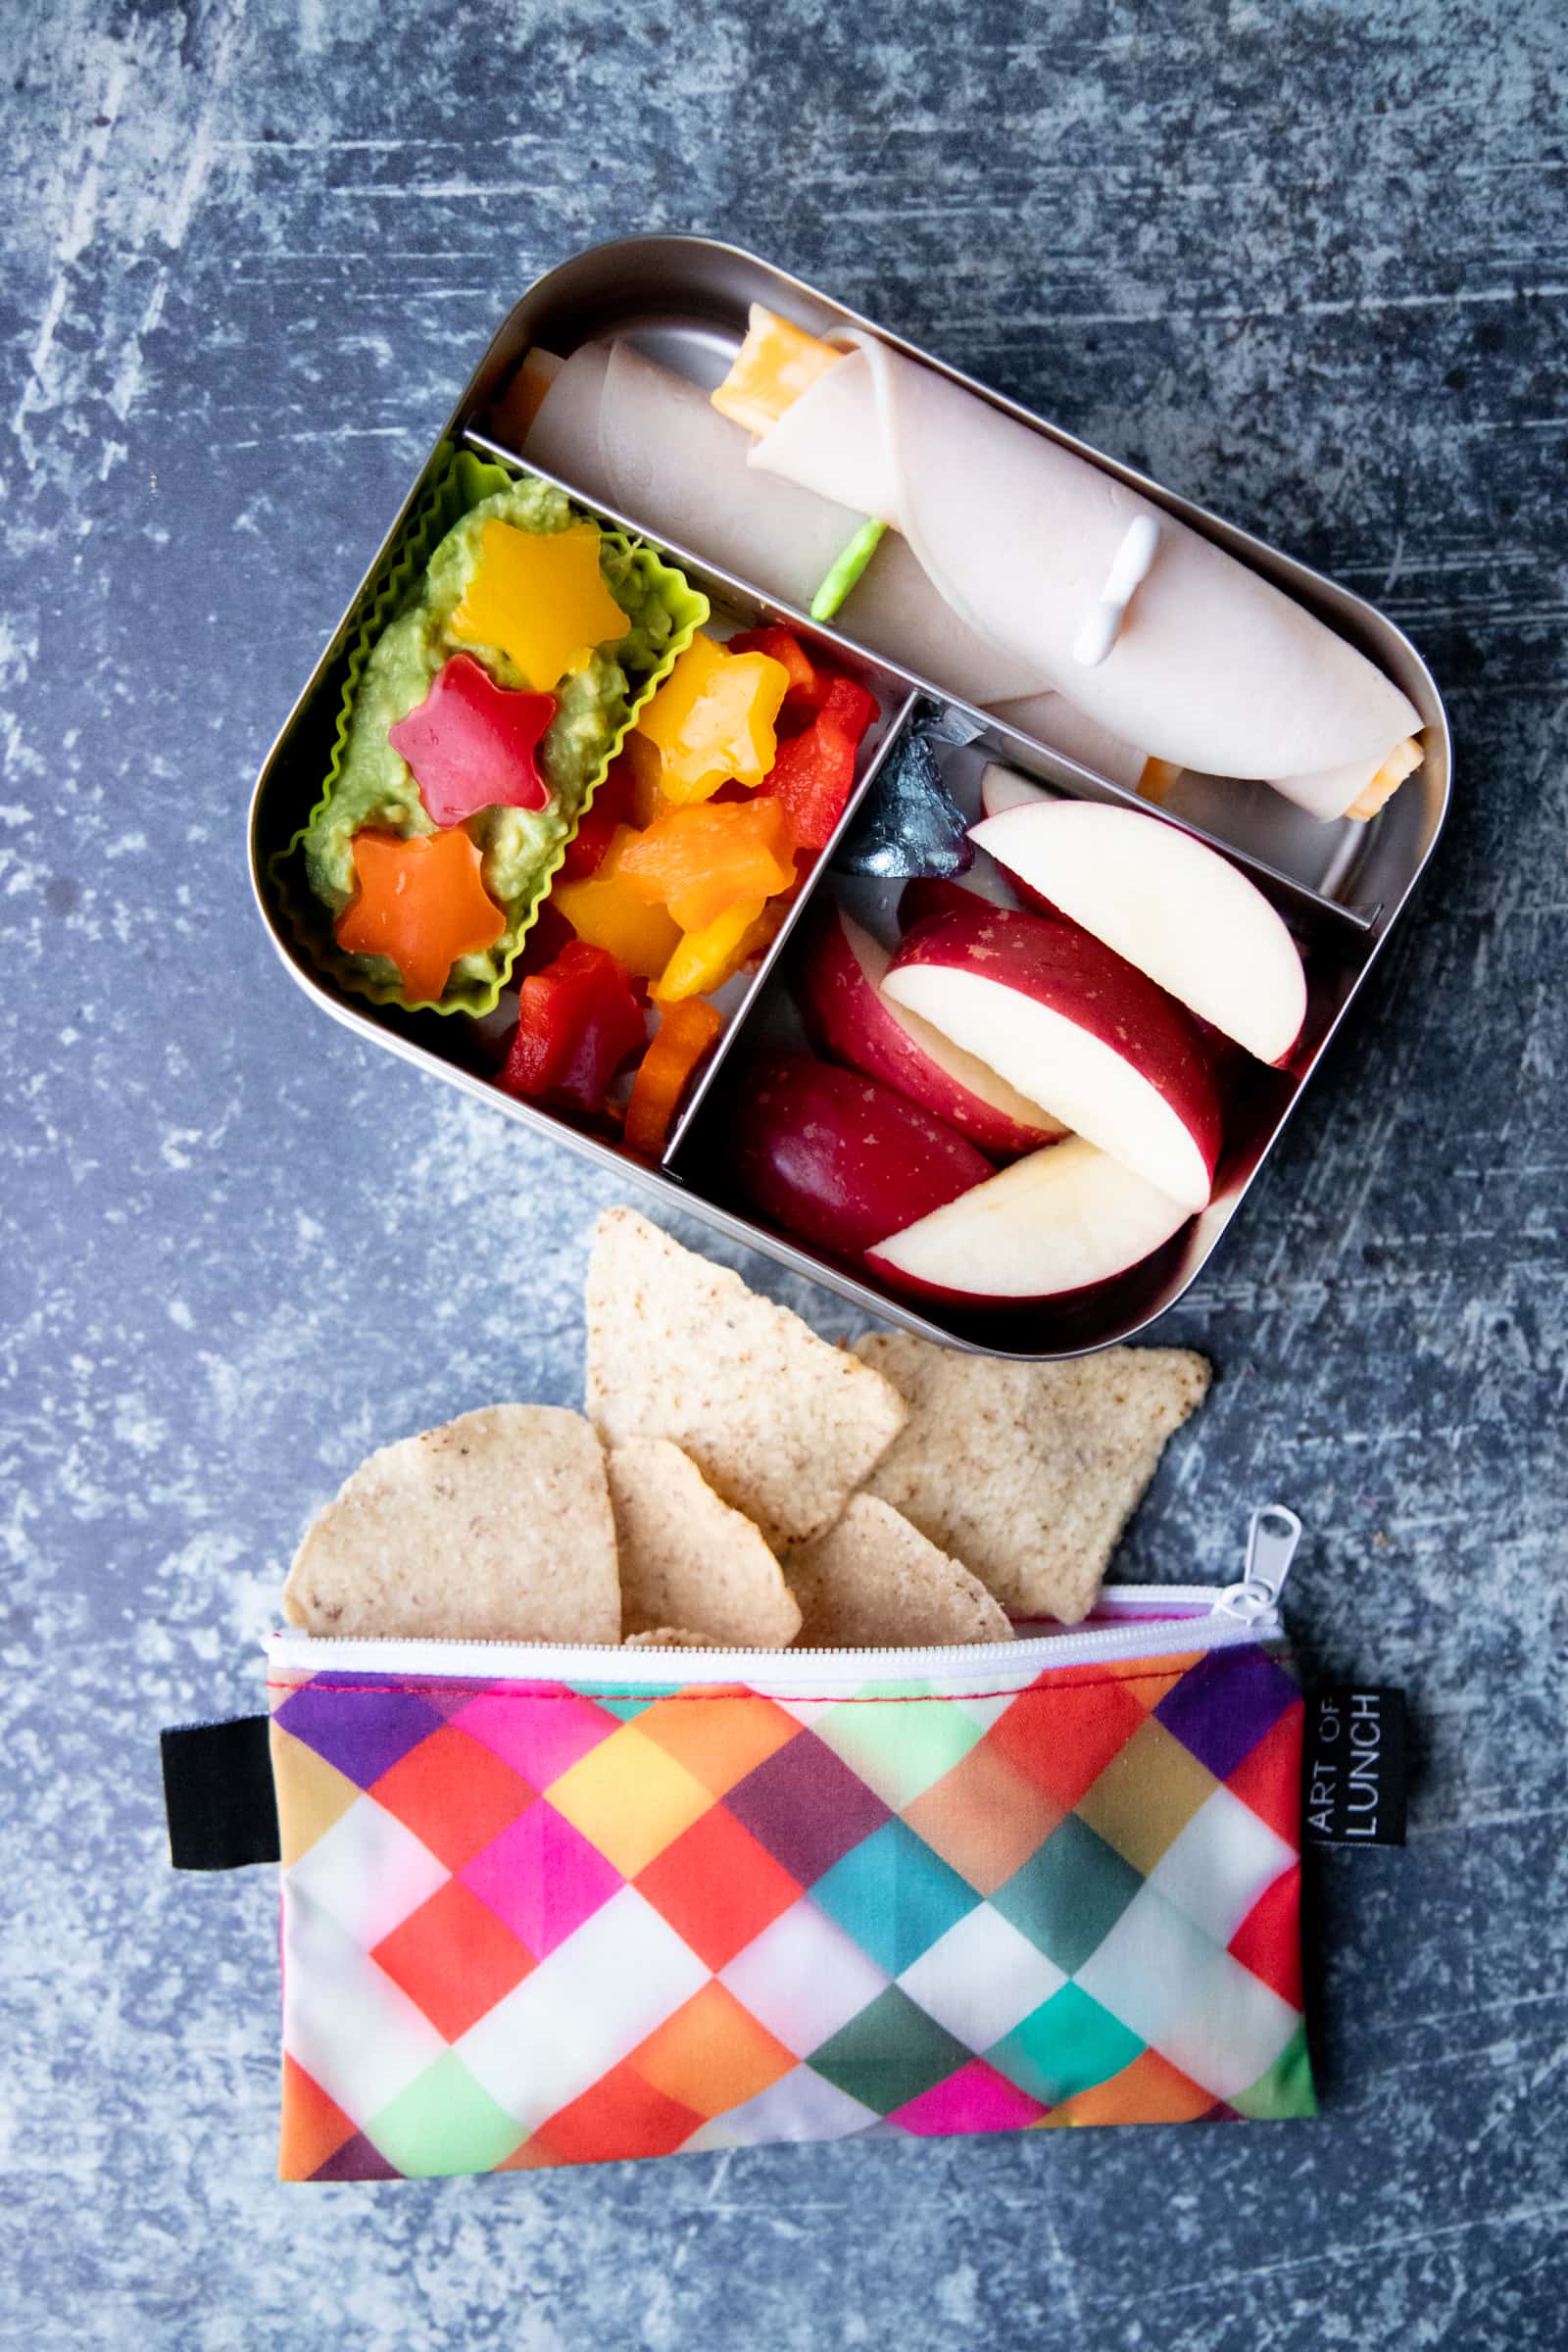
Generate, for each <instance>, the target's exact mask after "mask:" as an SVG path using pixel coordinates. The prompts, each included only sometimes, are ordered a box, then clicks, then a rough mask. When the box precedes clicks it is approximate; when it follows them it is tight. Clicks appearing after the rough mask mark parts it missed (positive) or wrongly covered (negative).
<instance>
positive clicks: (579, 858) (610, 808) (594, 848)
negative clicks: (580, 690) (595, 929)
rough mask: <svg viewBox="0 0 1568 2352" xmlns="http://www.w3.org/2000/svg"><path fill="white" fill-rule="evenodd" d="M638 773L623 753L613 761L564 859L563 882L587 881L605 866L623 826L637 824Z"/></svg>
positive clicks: (569, 842)
mask: <svg viewBox="0 0 1568 2352" xmlns="http://www.w3.org/2000/svg"><path fill="white" fill-rule="evenodd" d="M636 798H637V771H636V768H635V767H634V765H633V763H632V761H631V760H629V759H628V758H627V756H626V754H625V753H624V752H617V753H616V755H615V757H614V759H613V760H612V761H611V762H610V772H609V774H608V775H607V776H606V778H605V780H604V782H603V783H602V784H601V785H600V787H599V790H598V791H597V792H596V793H595V794H594V797H593V801H592V803H591V804H590V806H589V808H588V809H587V811H586V812H585V814H583V815H582V816H580V817H579V818H578V819H577V830H576V832H575V833H574V834H573V835H572V837H571V839H570V841H568V842H567V844H566V855H565V856H564V858H563V859H562V860H561V866H560V877H561V880H562V881H563V882H587V881H589V880H590V879H591V878H592V877H593V876H594V875H595V874H597V873H598V871H599V868H600V867H601V866H602V865H603V864H604V862H605V858H606V857H607V856H608V855H609V851H610V845H611V843H612V842H613V840H614V838H615V835H616V833H617V831H618V830H619V828H620V827H621V826H622V825H630V824H635V823H636V821H637V820H636V814H635V802H636Z"/></svg>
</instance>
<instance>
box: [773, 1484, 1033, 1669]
mask: <svg viewBox="0 0 1568 2352" xmlns="http://www.w3.org/2000/svg"><path fill="white" fill-rule="evenodd" d="M789 1575H790V1584H791V1587H792V1589H793V1591H794V1593H795V1597H796V1599H797V1600H798V1601H799V1602H800V1604H801V1615H802V1625H801V1640H800V1646H801V1647H802V1648H803V1649H897V1648H910V1649H917V1648H922V1647H928V1646H932V1645H937V1644H943V1643H947V1642H1010V1641H1011V1639H1012V1628H1011V1626H1010V1625H1009V1624H1008V1623H1007V1620H1006V1617H1005V1613H1004V1612H1003V1610H1002V1609H1000V1608H999V1607H998V1605H997V1603H996V1602H995V1601H994V1600H993V1599H992V1597H991V1595H990V1593H988V1592H987V1591H986V1589H985V1587H984V1585H983V1584H981V1582H980V1580H979V1579H978V1577H973V1576H971V1575H970V1574H969V1571H968V1569H967V1568H965V1567H962V1566H961V1565H960V1564H959V1562H958V1561H957V1560H953V1559H950V1558H949V1557H948V1555H947V1553H946V1552H945V1551H939V1550H938V1549H937V1546H936V1545H935V1544H928V1543H927V1542H926V1540H925V1538H924V1536H922V1535H921V1533H920V1531H919V1529H918V1528H914V1527H911V1526H910V1525H909V1522H908V1520H907V1519H906V1518H905V1517H904V1516H903V1514H902V1512H899V1511H896V1510H894V1508H893V1506H892V1504H891V1503H886V1502H879V1501H878V1500H877V1498H876V1496H875V1495H852V1496H851V1498H850V1500H849V1502H848V1503H847V1504H846V1505H845V1509H844V1516H843V1517H842V1518H841V1519H839V1520H838V1521H836V1522H835V1524H834V1525H833V1526H832V1527H830V1528H829V1529H828V1531H827V1533H826V1535H825V1536H818V1537H817V1539H816V1541H815V1543H814V1544H803V1545H802V1547H801V1549H800V1550H799V1551H794V1552H791V1554H790V1558H789Z"/></svg>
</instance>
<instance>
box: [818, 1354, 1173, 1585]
mask: <svg viewBox="0 0 1568 2352" xmlns="http://www.w3.org/2000/svg"><path fill="white" fill-rule="evenodd" d="M856 1353H857V1354H858V1356H859V1357H860V1358H861V1359H862V1361H863V1362H865V1363H868V1364H874V1365H875V1367H876V1369H877V1370H878V1371H879V1372H885V1373H886V1374H887V1376H888V1378H889V1379H890V1380H892V1381H894V1382H896V1383H897V1385H898V1387H899V1388H900V1389H901V1390H902V1392H903V1394H904V1396H905V1397H906V1398H907V1401H908V1404H909V1420H908V1424H907V1428H906V1429H905V1431H904V1434H903V1436H902V1437H901V1438H900V1439H899V1440H898V1442H897V1444H896V1445H895V1446H893V1447H892V1449H891V1451H890V1452H889V1453H888V1454H887V1455H886V1456H885V1457H884V1458H883V1460H882V1461H881V1462H880V1463H879V1465H878V1466H877V1469H876V1471H875V1472H874V1473H873V1475H872V1477H871V1479H870V1481H869V1488H870V1492H871V1493H872V1494H874V1495H881V1496H882V1497H883V1498H884V1499H885V1500H886V1501H888V1502H891V1503H892V1504H894V1506H895V1507H896V1508H897V1509H899V1510H901V1511H903V1512H904V1513H905V1514H906V1515H907V1517H908V1518H910V1519H912V1520H913V1522H914V1524H915V1526H916V1527H917V1528H919V1530H920V1532H921V1534H922V1535H925V1536H929V1538H930V1539H931V1542H932V1543H933V1544H941V1545H942V1547H943V1549H944V1550H945V1551H951V1552H954V1553H956V1556H957V1557H958V1558H959V1559H961V1560H962V1561H963V1563H964V1565H965V1566H966V1567H968V1568H970V1569H972V1570H973V1572H974V1574H975V1575H976V1576H977V1577H979V1579H980V1580H981V1582H982V1584H984V1585H986V1586H988V1587H989V1588H990V1590H991V1591H992V1592H993V1593H995V1594H996V1596H997V1598H998V1599H999V1600H1000V1601H1002V1602H1003V1603H1004V1605H1005V1607H1007V1608H1009V1609H1011V1610H1012V1612H1013V1613H1014V1615H1015V1616H1024V1617H1058V1618H1060V1619H1061V1620H1062V1622H1063V1623H1064V1624H1067V1625H1075V1624H1076V1623H1077V1622H1078V1620H1079V1618H1080V1617H1083V1616H1086V1615H1087V1614H1088V1612H1089V1610H1090V1609H1091V1608H1092V1607H1093V1606H1094V1601H1095V1595H1096V1593H1098V1592H1099V1590H1100V1583H1101V1579H1102V1578H1103V1575H1104V1573H1105V1569H1106V1567H1107V1565H1108V1564H1109V1560H1110V1555H1111V1552H1112V1551H1113V1549H1114V1548H1115V1545H1116V1542H1117V1539H1118V1537H1119V1536H1120V1534H1121V1532H1122V1529H1123V1528H1124V1527H1125V1526H1126V1524H1127V1521H1128V1520H1129V1519H1130V1518H1131V1516H1132V1514H1133V1511H1134V1509H1135V1508H1136V1507H1137V1504H1138V1501H1139V1499H1140V1497H1141V1496H1142V1495H1143V1493H1144V1490H1145V1488H1146V1487H1147V1486H1148V1485H1149V1482H1150V1480H1151V1479H1152V1477H1153V1475H1154V1471H1155V1469H1156V1467H1157V1465H1158V1462H1159V1457H1160V1452H1161V1450H1162V1448H1163V1446H1164V1444H1165V1440H1166V1439H1167V1438H1168V1437H1169V1436H1170V1434H1171V1432H1172V1430H1174V1429H1179V1428H1180V1427H1181V1425H1182V1423H1183V1422H1184V1421H1185V1420H1186V1418H1187V1416H1188V1414H1189V1413H1190V1412H1192V1410H1193V1409H1194V1407H1195V1406H1196V1405H1198V1404H1199V1403H1201V1400H1202V1397H1203V1395H1204V1393H1205V1391H1206V1390H1207V1388H1208V1378H1209V1373H1208V1366H1207V1364H1206V1363H1205V1362H1204V1361H1203V1358H1202V1357H1201V1355H1194V1354H1192V1353H1191V1352H1190V1351H1189V1350H1188V1349H1187V1348H1105V1349H1103V1351H1102V1352H1101V1353H1100V1354H1099V1355H1086V1356H1080V1357H1078V1358H1077V1359H1076V1360H1075V1361H1074V1362H1071V1363H1062V1364H1011V1363H1004V1362H1001V1361H1000V1360H998V1359H997V1358H995V1357H992V1356H983V1355H959V1354H956V1353H955V1352H953V1351H951V1350H950V1349H948V1348H933V1347H930V1346H928V1345H927V1343H926V1342H925V1341H924V1340H916V1339H911V1338H907V1337H906V1335H905V1334H904V1333H902V1332H870V1333H867V1335H866V1337H865V1338H864V1339H862V1340H858V1341H857V1343H856Z"/></svg>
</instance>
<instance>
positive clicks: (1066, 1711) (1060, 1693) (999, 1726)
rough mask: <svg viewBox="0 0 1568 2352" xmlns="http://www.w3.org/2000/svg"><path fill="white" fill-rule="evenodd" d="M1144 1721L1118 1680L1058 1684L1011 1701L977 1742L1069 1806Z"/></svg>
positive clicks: (1062, 1803)
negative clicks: (1003, 1758)
mask: <svg viewBox="0 0 1568 2352" xmlns="http://www.w3.org/2000/svg"><path fill="white" fill-rule="evenodd" d="M1147 1720H1148V1719H1147V1717H1146V1716H1145V1713H1144V1710H1143V1708H1142V1707H1141V1706H1140V1705H1139V1703H1138V1701H1137V1699H1136V1698H1134V1696H1133V1695H1132V1692H1131V1691H1127V1690H1124V1689H1123V1687H1122V1685H1121V1684H1120V1683H1118V1682H1107V1681H1103V1680H1102V1681H1097V1682H1085V1683H1080V1684H1078V1685H1076V1686H1074V1685H1071V1684H1069V1685H1067V1686H1066V1687H1065V1688H1063V1687H1062V1686H1060V1685H1056V1686H1054V1687H1048V1688H1047V1690H1046V1691H1043V1692H1041V1693H1040V1694H1039V1695H1036V1694H1035V1693H1034V1692H1032V1691H1030V1692H1025V1693H1024V1694H1023V1695H1022V1696H1021V1697H1019V1698H1016V1699H1014V1701H1013V1703H1012V1705H1011V1706H1010V1707H1009V1708H1008V1709H1007V1711H1006V1713H1005V1715H1002V1716H999V1717H998V1719H997V1721H996V1722H995V1723H994V1724H993V1725H992V1727H991V1729H990V1731H989V1732H987V1734H986V1736H985V1739H984V1740H983V1741H982V1743H981V1744H982V1745H983V1746H985V1747H988V1748H990V1749H992V1750H993V1752H994V1753H996V1754H997V1755H1001V1756H1005V1758H1006V1760H1007V1762H1008V1763H1009V1764H1010V1765H1011V1766H1012V1767H1013V1769H1014V1770H1015V1771H1016V1772H1020V1773H1022V1774H1023V1776H1024V1778H1025V1779H1026V1780H1028V1781H1030V1782H1032V1783H1033V1785H1034V1787H1035V1788H1037V1789H1044V1790H1045V1792H1046V1794H1047V1795H1048V1796H1051V1797H1054V1799H1055V1801H1056V1803H1057V1804H1059V1805H1061V1806H1062V1807H1063V1808H1067V1807H1070V1806H1072V1805H1075V1804H1076V1803H1077V1802H1078V1799H1079V1798H1080V1797H1081V1796H1082V1795H1083V1793H1084V1790H1085V1789H1088V1788H1090V1787H1091V1786H1092V1785H1093V1784H1094V1782H1096V1781H1097V1780H1098V1779H1099V1778H1100V1775H1101V1774H1102V1773H1103V1771H1104V1769H1105V1766H1106V1765H1107V1764H1108V1763H1109V1762H1110V1759H1111V1757H1112V1756H1113V1755H1114V1754H1115V1753H1116V1750H1117V1749H1118V1748H1119V1747H1121V1746H1123V1745H1124V1744H1125V1743H1126V1741H1127V1740H1130V1739H1131V1738H1132V1736H1133V1734H1134V1732H1136V1731H1137V1730H1138V1728H1139V1726H1140V1725H1141V1724H1142V1723H1144V1722H1146V1721H1147Z"/></svg>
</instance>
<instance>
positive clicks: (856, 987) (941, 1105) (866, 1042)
mask: <svg viewBox="0 0 1568 2352" xmlns="http://www.w3.org/2000/svg"><path fill="white" fill-rule="evenodd" d="M947 887H949V888H951V889H952V890H953V893H954V895H955V897H956V896H957V895H958V891H957V885H956V884H953V885H949V886H947ZM974 904H975V906H976V907H977V908H978V909H979V910H980V911H981V912H982V913H984V912H988V911H989V908H988V907H987V905H986V902H985V901H984V900H979V899H977V900H975V902H974ZM888 960H889V959H888V952H887V950H886V949H885V948H884V947H882V946H881V945H880V943H879V942H878V941H876V940H874V939H873V938H872V937H871V934H870V933H869V932H868V931H862V929H861V928H860V926H859V924H858V923H857V922H852V921H851V919H850V917H849V916H848V915H847V914H846V913H845V912H844V909H843V908H842V907H838V906H835V905H834V904H832V903H831V902H828V903H826V904H824V906H823V907H822V908H821V910H820V912H819V913H817V914H814V915H813V917H812V919H811V921H810V924H809V928H808V930H807V936H806V940H805V944H804V947H803V950H802V953H801V955H800V956H799V958H798V959H797V961H796V963H795V966H794V970H793V973H792V976H791V981H790V986H791V989H792V990H793V993H794V996H795V1001H796V1003H797V1005H799V1006H800V1009H801V1017H802V1019H803V1020H804V1021H805V1023H806V1027H807V1030H808V1033H809V1036H810V1039H811V1042H812V1044H813V1045H814V1046H815V1047H816V1048H817V1049H818V1051H819V1052H820V1053H823V1054H830V1055H831V1056H832V1058H833V1059H834V1060H835V1061H842V1062H847V1063H848V1065H849V1067H850V1068H851V1069H852V1070H858V1071H860V1073H861V1074H862V1076H864V1077H867V1078H879V1079H880V1080H881V1081H882V1083H883V1085H884V1086H891V1087H893V1088H894V1089H895V1090H896V1092H897V1093H899V1094H901V1095H907V1097H908V1099H909V1101H910V1102H911V1103H919V1104H920V1106H921V1108H922V1109H924V1110H929V1111H930V1112H931V1113H932V1114H933V1116H934V1117H936V1118H939V1119H942V1120H943V1121H945V1123H946V1124H947V1125H948V1126H949V1127H954V1128H956V1130H957V1132H958V1133H959V1134H960V1135H964V1136H967V1137H968V1139H969V1141H970V1143H972V1144H976V1145H978V1146H979V1148H980V1150H981V1151H982V1152H992V1153H994V1154H995V1155H996V1157H998V1158H999V1159H1001V1158H1009V1159H1014V1158H1016V1157H1017V1155H1018V1153H1019V1152H1033V1151H1034V1150H1035V1149H1036V1148H1037V1147H1038V1146H1039V1145H1041V1144H1046V1143H1051V1142H1053V1141H1054V1139H1055V1138H1056V1137H1057V1136H1059V1135H1060V1134H1061V1133H1062V1132H1063V1130H1062V1127H1061V1124H1060V1121H1059V1120H1056V1119H1054V1118H1053V1117H1052V1115H1051V1113H1050V1111H1048V1110H1042V1108H1041V1106H1040V1104H1039V1103H1032V1102H1030V1101H1029V1099H1028V1098H1027V1097H1026V1096H1024V1095H1020V1094H1019V1093H1018V1091H1017V1089H1016V1088H1015V1087H1012V1086H1009V1085H1008V1084H1007V1082H1006V1080H1005V1079H1004V1078H999V1077H998V1075H997V1073H996V1072H995V1070H993V1069H990V1068H989V1067H988V1066H987V1065H986V1063H984V1062H982V1061H977V1060H976V1059H975V1057H974V1055H973V1054H964V1053H961V1052H960V1051H959V1050H958V1048H957V1047H956V1046H955V1045H953V1044H952V1043H951V1042H950V1041H949V1039H948V1038H946V1037H945V1036H944V1035H943V1034H942V1032H941V1030H939V1029H933V1028H931V1027H930V1026H929V1024H928V1023H927V1022H925V1021H922V1020H921V1019H920V1018H919V1016H918V1015H917V1014H911V1013H909V1012H907V1010H906V1009H905V1008H904V1006H903V1005H894V1004H892V1003H891V1002H890V1001H889V1000H888V999H887V998H886V997H884V996H883V995H882V993H881V989H880V986H879V983H880V981H881V979H882V976H883V974H884V972H885V971H886V970H887V968H888Z"/></svg>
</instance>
